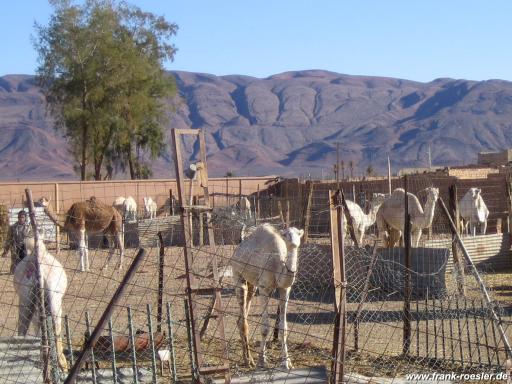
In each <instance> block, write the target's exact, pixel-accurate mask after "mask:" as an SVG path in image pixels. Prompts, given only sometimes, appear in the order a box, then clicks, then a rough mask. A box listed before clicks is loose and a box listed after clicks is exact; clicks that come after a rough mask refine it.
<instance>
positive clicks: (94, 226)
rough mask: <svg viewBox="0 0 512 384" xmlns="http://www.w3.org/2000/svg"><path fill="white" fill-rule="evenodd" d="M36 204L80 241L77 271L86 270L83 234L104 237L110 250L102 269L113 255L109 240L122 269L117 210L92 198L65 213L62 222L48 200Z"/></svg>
mask: <svg viewBox="0 0 512 384" xmlns="http://www.w3.org/2000/svg"><path fill="white" fill-rule="evenodd" d="M39 205H40V206H42V207H44V212H45V213H46V215H47V216H48V217H49V218H50V220H51V221H53V222H54V224H55V225H58V226H59V227H60V228H62V230H63V231H66V232H68V233H69V234H70V235H71V236H74V238H76V239H79V252H80V271H82V272H84V271H88V270H89V250H88V249H87V245H86V241H85V238H86V234H90V233H104V234H106V235H107V238H108V242H109V248H110V251H109V255H108V257H107V259H106V261H105V265H104V266H103V269H104V270H105V269H106V268H107V267H108V263H109V262H110V260H111V258H112V255H113V254H114V247H112V238H113V242H114V245H115V247H116V248H117V249H119V264H118V268H119V269H122V268H123V258H124V242H123V218H122V216H121V214H120V213H119V211H118V210H117V209H116V208H114V207H111V206H108V205H106V204H104V203H102V202H100V201H97V200H96V198H95V197H91V198H90V199H89V200H86V201H80V202H77V203H74V204H73V205H71V207H70V208H69V209H68V211H67V212H66V216H65V219H64V220H59V218H57V217H56V216H55V214H54V213H53V212H52V211H51V210H50V201H49V200H48V199H47V198H45V197H42V198H41V199H40V200H39ZM62 221H64V223H62Z"/></svg>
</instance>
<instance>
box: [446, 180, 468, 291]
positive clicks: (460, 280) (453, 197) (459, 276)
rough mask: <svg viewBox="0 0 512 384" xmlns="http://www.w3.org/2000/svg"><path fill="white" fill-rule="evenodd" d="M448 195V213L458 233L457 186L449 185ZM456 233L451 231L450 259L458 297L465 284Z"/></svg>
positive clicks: (464, 288) (464, 289)
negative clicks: (449, 212)
mask: <svg viewBox="0 0 512 384" xmlns="http://www.w3.org/2000/svg"><path fill="white" fill-rule="evenodd" d="M449 193H450V200H449V201H450V211H451V217H452V220H453V221H454V222H455V230H456V231H457V233H460V217H459V204H458V202H457V186H456V185H455V184H453V185H451V186H450V188H449ZM455 236H456V233H453V230H452V257H453V268H454V272H455V278H456V280H457V289H458V291H459V294H460V295H465V294H466V284H465V283H464V279H465V278H464V263H463V262H462V257H461V255H460V253H459V247H458V246H457V242H456V241H455Z"/></svg>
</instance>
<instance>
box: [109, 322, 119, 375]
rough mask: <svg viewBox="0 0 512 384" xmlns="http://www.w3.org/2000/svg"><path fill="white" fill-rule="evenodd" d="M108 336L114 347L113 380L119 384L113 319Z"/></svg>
mask: <svg viewBox="0 0 512 384" xmlns="http://www.w3.org/2000/svg"><path fill="white" fill-rule="evenodd" d="M108 334H109V336H110V344H111V347H112V379H113V381H114V383H117V382H118V379H117V366H116V345H115V341H114V331H113V326H112V318H109V319H108Z"/></svg>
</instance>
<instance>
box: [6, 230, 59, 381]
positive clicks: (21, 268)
mask: <svg viewBox="0 0 512 384" xmlns="http://www.w3.org/2000/svg"><path fill="white" fill-rule="evenodd" d="M34 245H35V241H34V238H33V237H27V238H26V239H25V247H26V249H27V257H25V258H24V259H23V260H21V261H20V263H19V264H18V265H17V266H16V268H15V269H14V289H15V290H16V293H17V294H18V299H19V314H18V335H19V336H26V335H27V332H28V328H29V326H30V323H31V322H32V321H34V322H35V323H36V324H37V326H38V327H39V326H40V324H39V316H38V315H36V312H37V308H38V307H37V303H38V301H39V297H38V296H37V295H36V292H37V291H36V287H37V285H38V284H39V282H38V281H37V276H36V268H37V265H36V261H37V260H36V255H35V252H34ZM38 245H39V255H40V256H39V260H38V261H39V265H40V271H41V278H42V280H43V287H44V292H45V300H47V302H46V303H45V304H46V308H47V310H48V313H49V314H50V315H51V316H52V320H53V324H54V328H55V339H56V346H57V358H58V364H59V367H60V368H61V369H62V370H63V371H67V369H68V363H67V361H66V357H65V356H64V351H63V348H62V299H63V297H64V294H65V293H66V289H67V287H68V279H67V276H66V271H65V270H64V268H63V267H62V264H61V263H60V262H59V261H58V260H57V259H56V258H55V257H54V256H53V255H52V254H50V253H49V252H48V251H47V250H46V247H45V245H44V242H43V241H42V240H39V241H38Z"/></svg>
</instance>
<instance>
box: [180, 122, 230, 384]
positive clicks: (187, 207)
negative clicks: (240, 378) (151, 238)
mask: <svg viewBox="0 0 512 384" xmlns="http://www.w3.org/2000/svg"><path fill="white" fill-rule="evenodd" d="M185 135H188V136H196V137H197V139H198V140H199V154H200V161H199V162H198V163H196V166H197V169H196V177H195V178H196V179H197V183H198V184H199V186H200V187H201V188H202V192H203V196H204V201H203V204H201V205H198V204H195V205H194V204H193V203H192V201H193V199H192V196H193V183H194V181H195V180H192V179H191V180H190V188H189V201H185V199H186V195H185V191H186V190H185V180H184V168H183V158H182V150H181V137H182V136H185ZM172 139H173V145H174V164H175V167H176V182H177V187H178V198H179V201H180V206H181V207H182V208H181V214H180V216H181V225H182V228H183V233H184V238H185V246H184V255H185V271H186V280H187V289H186V294H187V297H188V300H189V303H190V306H189V308H190V314H189V315H190V325H191V328H192V346H193V353H192V357H193V359H194V360H195V361H194V366H195V367H196V372H194V377H193V380H194V382H196V383H205V382H206V378H205V376H208V375H214V374H218V373H223V374H224V378H225V383H226V384H228V383H230V382H231V376H230V370H229V369H230V368H229V352H228V345H227V342H226V334H225V327H224V314H223V310H222V299H221V286H220V278H219V269H218V261H217V255H216V252H215V249H213V248H215V237H214V233H213V228H212V227H211V225H208V240H209V245H208V246H209V247H210V248H212V250H211V252H209V254H210V255H211V265H212V273H213V282H212V284H209V285H207V286H204V285H203V284H200V285H198V283H197V279H196V277H197V274H196V273H195V271H194V270H193V268H192V263H193V254H192V253H193V247H194V245H193V232H192V225H191V223H192V215H193V213H203V214H205V215H206V217H207V220H208V222H209V220H210V214H211V206H210V194H209V191H208V169H207V165H206V144H205V139H204V132H203V131H202V130H199V129H176V128H174V129H172ZM205 278H206V277H205ZM205 293H206V294H208V293H211V294H212V295H213V296H214V302H215V304H214V312H215V314H213V313H212V314H209V315H208V316H210V317H211V318H212V319H215V320H216V321H217V328H216V329H217V330H218V332H219V334H218V340H219V341H220V343H221V348H222V351H223V352H222V354H223V356H222V359H223V361H224V365H219V366H207V365H206V364H205V361H204V359H203V353H202V351H201V337H200V330H199V327H198V326H197V321H198V319H197V315H196V303H197V298H196V296H197V295H200V294H205ZM208 320H209V319H208Z"/></svg>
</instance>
